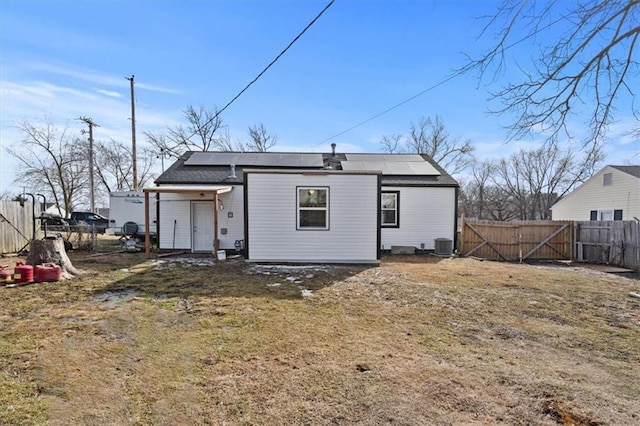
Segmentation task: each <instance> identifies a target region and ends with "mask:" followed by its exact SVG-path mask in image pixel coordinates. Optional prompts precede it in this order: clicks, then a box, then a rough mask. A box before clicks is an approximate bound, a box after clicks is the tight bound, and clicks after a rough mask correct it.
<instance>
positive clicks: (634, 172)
mask: <svg viewBox="0 0 640 426" xmlns="http://www.w3.org/2000/svg"><path fill="white" fill-rule="evenodd" d="M611 167H613V168H614V169H618V170H620V171H621V172H625V173H628V174H630V175H631V176H635V177H637V178H640V166H611Z"/></svg>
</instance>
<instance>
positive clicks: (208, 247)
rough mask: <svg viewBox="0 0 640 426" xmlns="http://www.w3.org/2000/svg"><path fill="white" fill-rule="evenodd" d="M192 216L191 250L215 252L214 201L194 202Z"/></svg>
mask: <svg viewBox="0 0 640 426" xmlns="http://www.w3.org/2000/svg"><path fill="white" fill-rule="evenodd" d="M191 218H192V220H191V223H192V224H193V226H192V229H191V232H192V237H191V250H192V251H194V252H195V251H207V252H213V203H212V202H210V201H209V202H194V203H192V204H191Z"/></svg>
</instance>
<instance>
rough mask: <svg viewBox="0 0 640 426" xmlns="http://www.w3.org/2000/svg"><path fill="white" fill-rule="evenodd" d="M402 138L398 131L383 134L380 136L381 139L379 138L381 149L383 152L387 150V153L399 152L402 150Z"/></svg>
mask: <svg viewBox="0 0 640 426" xmlns="http://www.w3.org/2000/svg"><path fill="white" fill-rule="evenodd" d="M402 140H403V137H402V135H401V134H398V133H394V134H392V135H384V136H382V139H380V143H381V144H382V150H383V151H384V152H388V153H389V154H394V153H396V152H400V151H401V150H402Z"/></svg>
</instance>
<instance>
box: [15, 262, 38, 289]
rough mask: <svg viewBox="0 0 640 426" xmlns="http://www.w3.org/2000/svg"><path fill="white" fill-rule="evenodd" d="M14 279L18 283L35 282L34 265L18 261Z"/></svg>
mask: <svg viewBox="0 0 640 426" xmlns="http://www.w3.org/2000/svg"><path fill="white" fill-rule="evenodd" d="M13 281H14V282H15V283H16V284H20V283H32V282H33V266H31V265H25V264H24V263H22V262H18V263H16V267H15V269H14V270H13Z"/></svg>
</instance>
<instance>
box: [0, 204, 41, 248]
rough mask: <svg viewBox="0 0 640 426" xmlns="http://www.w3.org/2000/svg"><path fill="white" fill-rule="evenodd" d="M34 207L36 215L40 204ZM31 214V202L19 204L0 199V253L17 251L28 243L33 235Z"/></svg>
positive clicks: (38, 213) (38, 214) (38, 212)
mask: <svg viewBox="0 0 640 426" xmlns="http://www.w3.org/2000/svg"><path fill="white" fill-rule="evenodd" d="M35 207H36V210H35V214H36V216H40V205H39V204H36V206H35ZM32 215H33V210H32V205H31V202H26V203H24V206H21V205H20V203H18V202H17V201H0V254H7V253H17V252H18V251H20V250H21V249H23V248H24V247H25V246H26V245H27V244H28V243H29V241H30V240H31V238H32V236H33V219H32ZM38 223H40V222H39V221H36V226H37V224H38Z"/></svg>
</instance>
